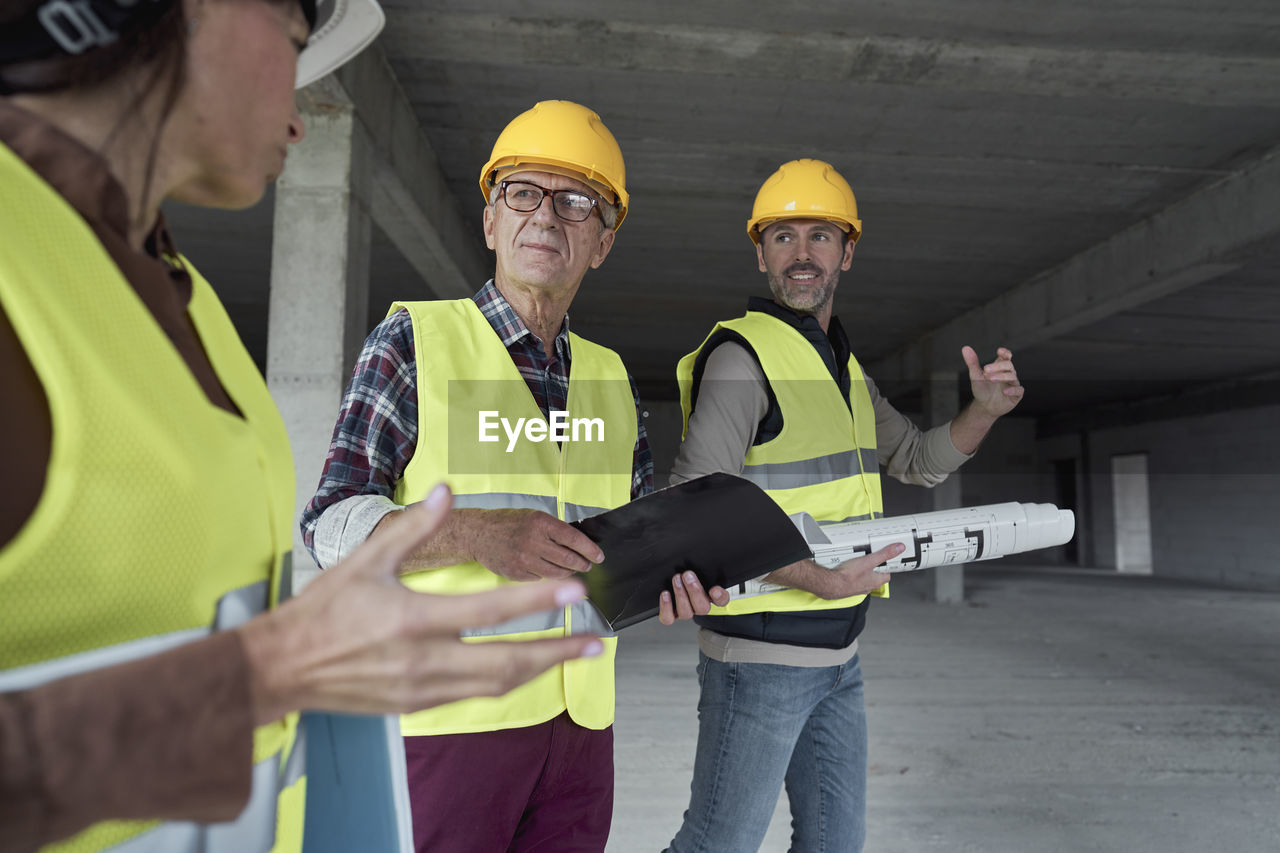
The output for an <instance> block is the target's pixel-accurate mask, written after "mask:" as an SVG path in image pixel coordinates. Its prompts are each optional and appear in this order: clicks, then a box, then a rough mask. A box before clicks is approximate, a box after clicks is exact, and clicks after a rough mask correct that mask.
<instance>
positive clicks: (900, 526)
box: [791, 503, 1076, 572]
mask: <svg viewBox="0 0 1280 853" xmlns="http://www.w3.org/2000/svg"><path fill="white" fill-rule="evenodd" d="M791 520H792V521H793V522H794V523H795V525H796V527H798V528H799V529H800V532H801V533H802V534H803V535H804V538H805V541H806V542H808V543H809V547H810V549H811V550H812V551H813V560H814V562H816V563H817V564H818V565H820V566H823V567H825V568H834V567H835V566H838V565H839V564H840V563H843V562H844V561H845V560H849V559H852V558H854V557H858V556H861V555H863V554H871V553H873V552H875V551H879V550H880V549H881V548H885V547H887V546H889V545H892V544H893V543H894V542H901V543H902V544H903V545H905V546H906V550H905V551H903V552H902V553H901V554H900V555H898V556H897V557H895V558H894V559H892V560H890V561H889V562H887V563H885V564H884V565H883V566H880V567H879V568H877V569H876V571H878V572H910V571H915V570H917V569H928V568H932V567H934V566H946V565H950V564H955V563H974V562H977V561H979V560H994V559H996V558H997V557H1006V556H1008V555H1010V554H1021V553H1023V552H1024V551H1034V550H1035V549H1037V548H1052V547H1054V546H1055V545H1064V544H1066V543H1067V542H1068V541H1070V539H1071V537H1072V535H1074V534H1075V529H1076V519H1075V515H1074V514H1072V512H1071V510H1069V509H1058V508H1057V507H1056V506H1054V505H1053V504H1032V503H1004V504H987V505H986V506H973V507H963V508H960V509H944V510H938V511H937V512H922V513H917V514H916V515H895V516H893V517H892V518H876V519H871V520H868V521H840V522H834V523H831V522H828V523H822V524H820V523H819V522H817V521H815V520H814V519H813V517H812V516H811V515H809V514H808V513H804V512H801V513H796V514H795V515H793V516H791Z"/></svg>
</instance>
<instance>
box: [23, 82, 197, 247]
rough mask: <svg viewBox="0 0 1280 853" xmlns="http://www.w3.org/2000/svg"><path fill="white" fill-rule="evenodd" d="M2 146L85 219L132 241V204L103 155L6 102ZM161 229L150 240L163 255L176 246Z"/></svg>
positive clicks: (162, 227)
mask: <svg viewBox="0 0 1280 853" xmlns="http://www.w3.org/2000/svg"><path fill="white" fill-rule="evenodd" d="M0 142H2V143H4V144H5V145H6V146H8V147H9V148H10V149H11V150H12V151H13V152H14V153H15V154H17V155H18V156H19V157H21V158H22V159H23V160H24V161H25V162H26V164H27V165H28V166H29V167H30V168H31V169H32V171H34V172H35V173H36V174H37V175H39V176H40V177H41V178H42V179H43V180H44V182H45V183H47V184H48V185H49V186H51V187H53V189H54V190H56V191H57V192H58V194H59V195H61V196H62V197H63V198H64V199H66V200H67V202H68V203H69V204H70V205H71V206H72V207H74V208H75V209H76V212H78V213H79V214H80V215H81V216H82V217H84V219H85V220H87V221H88V222H90V223H97V224H98V225H99V226H100V227H103V228H106V229H108V230H110V231H112V232H114V233H115V234H117V235H118V236H119V237H120V239H122V240H124V241H126V242H127V241H128V239H129V205H128V201H127V200H126V198H125V194H124V188H123V187H121V186H120V182H119V181H117V180H116V178H115V176H114V175H112V174H111V170H110V168H108V166H107V161H106V160H105V159H103V157H102V155H100V154H98V153H97V152H96V151H93V150H91V149H89V148H87V147H86V146H85V145H84V144H82V143H81V142H80V141H79V140H78V139H75V138H73V137H71V136H69V135H68V134H66V133H63V132H62V130H61V129H59V128H58V127H57V126H56V125H54V124H53V123H51V122H49V121H46V120H45V119H44V118H42V117H40V116H38V115H36V114H35V113H31V112H28V111H27V110H24V109H22V108H21V107H17V106H14V105H13V104H12V103H11V102H9V101H6V100H4V99H0ZM156 228H157V230H158V232H160V233H157V232H153V233H151V234H150V235H148V237H147V245H148V249H150V248H151V247H153V246H154V247H156V248H157V249H159V250H160V252H166V251H171V250H172V248H173V244H172V241H171V240H170V239H169V236H168V233H167V232H166V231H164V226H163V223H162V222H157V223H156ZM157 256H159V255H157Z"/></svg>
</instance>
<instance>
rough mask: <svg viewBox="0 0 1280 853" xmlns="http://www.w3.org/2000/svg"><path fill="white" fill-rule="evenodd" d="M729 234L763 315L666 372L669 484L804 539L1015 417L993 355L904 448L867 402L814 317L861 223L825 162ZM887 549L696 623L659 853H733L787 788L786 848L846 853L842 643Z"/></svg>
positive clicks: (862, 777) (856, 803)
mask: <svg viewBox="0 0 1280 853" xmlns="http://www.w3.org/2000/svg"><path fill="white" fill-rule="evenodd" d="M747 234H748V236H750V237H751V240H752V242H753V243H755V244H756V260H757V262H758V263H759V266H760V271H761V272H762V273H765V274H766V275H767V276H768V279H769V289H770V290H771V291H772V292H773V300H772V301H770V300H768V299H761V298H758V297H756V298H752V299H751V301H750V302H749V303H748V305H747V313H746V315H745V316H743V317H739V318H737V319H735V320H728V321H726V322H723V323H719V324H718V325H717V326H716V328H715V329H713V330H712V332H711V334H710V335H708V336H707V339H706V340H705V341H703V343H702V346H700V347H699V348H698V349H697V350H695V351H694V352H692V353H690V354H689V355H687V356H685V357H684V358H683V359H681V360H680V364H679V366H678V367H677V368H676V376H677V379H678V381H679V383H680V404H681V407H682V408H683V410H684V423H685V438H684V443H683V444H682V445H681V447H680V453H679V455H678V457H677V458H676V462H675V465H674V467H673V469H672V473H671V481H672V482H673V483H678V482H683V481H684V480H688V479H692V478H693V477H697V476H700V475H703V474H709V473H712V472H716V471H722V472H727V473H729V474H736V475H739V476H741V477H745V478H746V479H749V480H751V481H752V482H754V483H756V484H757V485H759V486H760V487H761V488H763V489H764V490H765V492H766V493H767V494H768V495H769V496H770V497H771V498H773V499H774V500H775V501H777V503H778V504H779V505H780V506H781V507H782V508H783V509H784V510H785V511H786V512H787V513H788V514H790V513H796V512H801V511H803V512H807V513H809V514H810V515H812V516H813V517H814V518H815V519H816V520H818V521H819V523H823V522H828V523H829V522H842V521H848V520H854V519H858V518H870V517H873V516H880V515H882V514H883V513H884V508H883V506H882V505H881V500H880V475H879V466H880V465H881V464H883V465H885V466H886V467H887V469H888V473H890V474H891V475H893V476H894V477H896V478H897V479H899V480H902V481H903V482H910V483H917V484H919V485H924V486H932V485H934V484H936V483H940V482H941V481H942V480H943V479H945V478H946V476H947V474H949V473H950V472H951V471H954V470H955V469H956V468H958V467H960V465H961V463H963V462H964V461H965V460H966V459H968V458H969V456H970V455H971V454H972V453H973V452H974V451H975V450H977V447H978V444H979V442H981V441H982V438H983V436H985V435H986V434H987V431H988V430H989V429H990V428H991V425H992V424H993V423H994V422H995V420H996V418H998V417H1000V416H1001V415H1004V414H1006V413H1007V412H1008V411H1009V410H1011V409H1012V408H1013V407H1014V406H1015V405H1016V404H1017V402H1018V401H1019V400H1020V399H1021V398H1022V387H1021V386H1020V385H1019V384H1018V378H1017V374H1016V373H1015V372H1014V369H1013V361H1012V358H1013V356H1012V353H1010V352H1009V351H1008V350H1006V349H1000V350H998V358H997V359H996V361H994V362H993V363H991V364H988V365H986V367H985V368H983V367H979V365H978V356H977V354H976V353H974V351H973V350H972V349H970V348H969V347H965V348H964V349H963V352H962V356H963V358H964V360H965V363H966V364H967V365H968V367H969V377H970V380H971V385H972V388H973V396H974V402H973V404H971V405H970V406H969V407H968V408H966V409H965V410H964V411H963V412H961V413H960V414H959V415H958V416H957V417H956V418H955V420H953V421H951V422H950V423H948V424H944V425H943V426H940V427H937V428H936V429H933V430H930V431H929V432H927V433H921V432H920V430H919V429H918V428H917V427H916V426H915V425H914V424H912V423H911V422H910V421H909V420H907V418H905V417H904V416H903V415H901V414H900V413H899V412H898V411H897V410H896V409H894V408H893V406H891V405H889V403H888V402H887V401H885V399H884V398H883V397H881V396H880V394H879V393H878V392H877V391H876V387H875V385H874V384H873V383H872V382H871V380H870V379H869V378H868V377H866V376H865V375H864V374H863V372H862V368H861V367H860V366H859V364H858V361H857V359H855V358H854V357H853V354H852V353H851V352H850V350H849V340H848V338H847V337H846V336H845V333H844V329H843V328H842V327H841V325H840V321H839V320H838V319H837V318H835V317H833V316H832V307H833V302H834V299H835V291H836V285H837V284H838V282H839V280H840V273H842V272H846V271H848V269H849V268H850V266H851V265H852V263H853V250H854V245H855V244H856V243H857V241H858V238H859V237H861V236H862V220H861V219H859V218H858V206H857V202H856V201H855V199H854V197H853V190H852V189H850V187H849V184H848V183H847V182H846V181H845V179H844V178H843V177H841V176H840V174H839V173H838V172H836V170H835V169H834V168H832V166H831V165H830V164H829V163H824V162H822V161H820V160H793V161H792V162H790V163H784V164H783V165H782V166H781V167H780V168H779V169H778V171H777V172H775V173H774V174H773V175H772V176H771V177H770V178H769V179H768V180H766V181H765V182H764V185H763V186H762V187H761V188H760V191H759V193H758V194H757V195H756V201H755V207H754V210H753V212H752V217H751V220H750V221H749V222H748V223H747ZM901 551H902V546H901V545H898V544H895V545H892V546H890V547H888V548H885V549H882V550H880V551H877V552H875V553H874V554H868V555H866V556H863V557H857V558H854V559H852V560H848V561H846V562H844V563H842V564H840V565H839V566H838V567H836V568H835V569H833V570H828V569H824V568H822V567H820V566H818V565H817V564H816V563H814V562H813V561H811V560H803V561H801V562H798V563H793V564H792V565H790V566H786V567H784V568H782V569H779V570H777V571H775V572H773V573H772V574H769V575H766V576H765V577H764V578H762V579H759V580H757V581H753V582H751V583H750V584H747V585H746V588H745V589H744V590H742V591H740V592H739V593H736V594H735V596H734V600H733V601H732V602H731V603H730V604H729V605H728V606H726V607H715V608H712V611H711V613H710V614H709V615H707V616H699V617H697V619H696V621H697V622H698V624H699V625H700V626H701V630H700V631H699V632H698V646H699V648H700V650H701V652H700V655H699V664H698V682H699V684H700V686H701V689H702V697H701V701H700V702H699V703H698V725H699V729H698V752H697V756H696V758H695V761H694V768H693V784H692V796H691V798H690V803H689V810H688V811H687V812H685V816H684V825H683V826H682V827H681V829H680V831H679V833H678V834H677V835H676V837H675V839H674V840H673V841H672V842H671V847H670V850H671V851H672V853H691V851H700V853H707V851H722V853H750V851H753V850H756V849H758V848H759V846H760V842H761V840H762V839H763V838H764V835H765V832H766V830H767V829H768V827H769V818H770V817H771V816H772V815H773V811H774V808H775V806H776V805H777V802H778V793H779V791H780V790H781V788H782V786H783V784H784V783H785V784H786V788H787V796H788V798H789V800H790V803H791V814H792V827H793V830H792V841H791V849H792V850H796V851H801V850H802V851H805V853H833V851H841V853H856V851H859V850H861V849H862V842H863V837H864V835H865V822H866V820H865V812H866V806H865V800H866V769H867V757H866V756H867V744H866V741H867V731H866V712H865V709H864V705H863V698H862V673H861V670H860V668H859V663H858V635H859V634H860V633H861V631H862V627H863V625H864V624H865V622H866V613H867V604H868V599H867V595H868V594H872V595H884V594H886V593H887V586H888V585H887V584H886V583H884V578H885V575H878V574H876V573H875V571H874V569H875V567H876V566H877V565H879V564H880V563H882V562H884V561H885V560H887V559H890V558H891V557H894V556H897V554H899V553H901Z"/></svg>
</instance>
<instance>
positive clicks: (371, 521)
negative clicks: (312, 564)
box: [312, 495, 404, 569]
mask: <svg viewBox="0 0 1280 853" xmlns="http://www.w3.org/2000/svg"><path fill="white" fill-rule="evenodd" d="M402 509H404V507H402V506H399V505H398V504H396V503H395V502H394V501H393V500H391V499H390V498H386V497H383V496H382V495H353V496H352V497H349V498H344V499H343V500H340V501H338V502H337V503H334V504H330V505H329V506H327V507H325V509H324V511H323V512H321V513H320V517H319V518H318V519H317V520H316V526H315V534H314V538H313V540H312V543H313V547H314V550H315V557H316V563H318V564H319V566H320V568H322V569H327V568H330V567H332V566H334V565H337V563H338V561H339V560H342V559H345V558H346V556H347V555H348V554H350V553H351V552H352V551H354V550H355V549H356V548H357V547H359V545H360V543H361V542H364V540H366V539H368V538H369V534H371V533H373V528H375V527H377V526H378V522H380V521H382V519H383V517H384V516H386V515H387V514H388V513H392V512H399V511H400V510H402Z"/></svg>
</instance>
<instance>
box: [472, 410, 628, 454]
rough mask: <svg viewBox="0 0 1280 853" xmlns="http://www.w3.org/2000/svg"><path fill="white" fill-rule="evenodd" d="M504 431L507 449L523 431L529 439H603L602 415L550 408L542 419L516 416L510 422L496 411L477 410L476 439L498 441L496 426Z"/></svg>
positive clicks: (510, 450)
mask: <svg viewBox="0 0 1280 853" xmlns="http://www.w3.org/2000/svg"><path fill="white" fill-rule="evenodd" d="M499 427H501V428H502V431H503V432H505V433H506V435H507V453H511V452H513V451H514V450H515V449H516V442H517V441H519V440H520V436H521V435H522V434H523V435H524V437H525V439H526V440H528V441H532V442H535V443H536V442H541V441H556V442H563V441H604V419H603V418H570V417H569V413H568V412H562V411H559V410H557V409H552V410H551V413H550V415H549V416H548V417H547V419H546V420H545V421H544V420H542V419H541V418H516V421H515V423H514V424H513V423H512V422H511V420H510V419H508V418H503V417H499V415H498V413H497V412H496V411H482V412H480V429H479V435H478V440H479V441H484V442H491V441H501V440H502V437H501V436H500V435H498V428H499Z"/></svg>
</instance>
